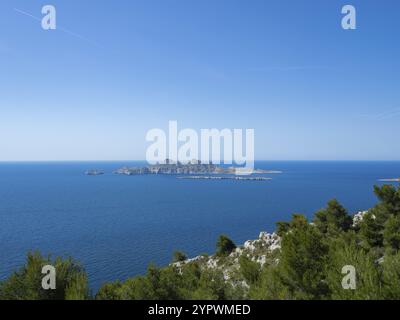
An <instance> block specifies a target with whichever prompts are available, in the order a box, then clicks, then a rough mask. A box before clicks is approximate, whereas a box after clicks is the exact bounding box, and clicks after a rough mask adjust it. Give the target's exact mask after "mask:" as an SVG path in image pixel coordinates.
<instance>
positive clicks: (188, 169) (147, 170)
mask: <svg viewBox="0 0 400 320" xmlns="http://www.w3.org/2000/svg"><path fill="white" fill-rule="evenodd" d="M243 170H244V168H242V167H222V166H220V165H215V164H213V163H212V162H209V163H202V162H201V161H200V160H192V161H191V162H190V163H186V164H183V163H181V162H179V161H178V162H173V161H172V160H169V159H167V160H165V163H162V164H155V165H148V166H144V167H122V168H120V169H117V170H115V171H114V173H115V174H124V175H129V176H130V175H143V174H167V175H177V174H178V175H195V174H197V175H199V174H201V175H206V174H208V175H210V174H238V173H239V174H240V173H241V172H243ZM251 173H254V174H267V173H269V174H272V173H274V174H276V173H281V171H272V170H263V169H254V170H253V171H252V172H251Z"/></svg>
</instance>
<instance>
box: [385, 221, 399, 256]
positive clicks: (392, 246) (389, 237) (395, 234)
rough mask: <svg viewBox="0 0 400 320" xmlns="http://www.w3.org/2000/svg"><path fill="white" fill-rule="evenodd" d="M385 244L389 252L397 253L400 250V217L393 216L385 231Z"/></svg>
mask: <svg viewBox="0 0 400 320" xmlns="http://www.w3.org/2000/svg"><path fill="white" fill-rule="evenodd" d="M383 242H384V245H385V247H386V249H387V252H388V253H389V254H390V253H396V252H397V251H399V249H400V216H393V215H392V216H391V217H389V219H388V220H387V221H386V223H385V226H384V230H383Z"/></svg>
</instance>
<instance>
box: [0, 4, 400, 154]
mask: <svg viewBox="0 0 400 320" xmlns="http://www.w3.org/2000/svg"><path fill="white" fill-rule="evenodd" d="M45 4H51V5H54V6H55V7H56V9H57V30H50V31H44V30H43V29H42V28H41V22H40V19H41V18H42V14H41V8H42V6H43V5H45ZM345 4H352V5H354V6H355V7H356V9H357V30H343V29H342V28H341V19H342V16H343V15H342V14H341V8H342V6H343V5H345ZM36 18H37V19H36ZM38 19H39V20H38ZM399 35H400V2H399V1H398V0H392V1H391V0H363V1H355V0H347V1H337V0H329V1H321V0H314V1H313V0H296V1H293V0H280V1H268V0H259V1H258V0H251V1H248V0H240V1H239V0H229V1H228V0H227V1H224V0H201V1H200V0H158V1H155V0H142V1H133V0H126V1H125V0H113V1H111V0H109V1H106V0H104V1H94V0H93V1H89V0H85V1H82V0H79V1H78V0H49V1H36V0H30V1H26V0H15V1H10V0H2V1H1V4H0V160H2V161H11V160H127V159H144V158H145V150H146V147H147V146H148V145H149V143H147V142H146V141H145V135H146V132H147V131H148V130H149V129H152V128H165V129H166V128H167V125H168V121H169V120H177V121H178V126H179V128H180V129H183V128H194V129H196V130H198V129H200V128H214V127H215V128H218V129H223V128H232V129H233V128H243V129H246V128H253V129H255V147H256V148H255V154H256V158H257V159H266V160H268V159H299V160H309V159H314V160H317V159H319V160H325V159H331V160H336V159H342V160H376V159H382V160H400V144H399V134H398V132H399V120H400V100H399V98H400V38H399Z"/></svg>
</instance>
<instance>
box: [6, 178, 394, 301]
mask: <svg viewBox="0 0 400 320" xmlns="http://www.w3.org/2000/svg"><path fill="white" fill-rule="evenodd" d="M374 192H375V194H376V196H377V198H378V200H379V201H378V203H377V205H376V206H374V207H373V208H371V209H369V210H368V211H365V212H360V213H358V214H356V215H355V216H352V215H350V214H349V213H348V211H347V210H346V209H345V208H344V207H343V206H342V205H341V204H340V203H339V202H338V201H337V200H331V201H329V202H328V204H327V206H326V208H324V209H321V210H319V211H318V212H316V213H315V215H314V218H313V219H312V220H308V219H307V218H306V217H305V216H304V215H301V214H294V215H293V217H292V220H291V221H286V222H278V223H277V229H276V233H274V234H268V233H265V232H262V233H261V234H260V236H259V239H257V240H249V241H247V242H246V243H245V244H244V245H243V246H237V245H236V244H235V243H234V242H233V241H232V240H231V239H230V238H229V237H228V236H226V235H222V236H220V237H219V239H218V241H217V245H216V253H215V254H214V255H210V256H208V255H206V254H204V255H200V256H198V257H195V258H192V259H188V258H187V256H186V254H184V253H183V252H180V251H177V252H175V253H174V254H173V259H172V262H171V264H170V265H168V266H165V267H161V268H159V267H156V266H155V265H153V264H150V265H149V267H148V270H147V273H146V274H145V275H140V276H135V277H132V278H130V279H127V280H125V281H115V282H109V283H105V284H104V285H103V286H102V287H101V288H100V289H99V290H98V291H97V292H95V293H91V292H90V291H89V289H88V281H87V275H86V273H85V271H84V269H83V268H82V267H81V266H80V265H79V263H77V262H76V261H74V260H73V259H61V258H56V259H55V260H52V259H51V258H50V257H43V256H42V255H40V254H39V253H29V254H28V257H27V261H26V264H25V265H24V266H23V267H22V268H21V269H20V270H18V271H16V272H15V273H14V274H12V275H11V276H10V277H9V278H8V279H6V280H4V281H2V282H0V299H30V300H35V299H97V300H121V299H135V300H137V299H151V300H159V299H160V300H161V299H218V300H229V299H257V300H258V299H306V300H308V299H313V300H314V299H400V188H395V187H394V186H392V185H383V186H382V187H377V186H376V187H374ZM44 264H51V265H54V266H55V268H56V270H57V288H56V290H43V289H42V286H41V282H42V277H43V275H42V273H41V268H42V266H43V265H44ZM345 266H351V267H352V268H354V270H355V274H356V277H355V287H354V288H350V289H349V288H345V287H344V286H343V278H344V277H345V276H346V274H344V273H343V267H345Z"/></svg>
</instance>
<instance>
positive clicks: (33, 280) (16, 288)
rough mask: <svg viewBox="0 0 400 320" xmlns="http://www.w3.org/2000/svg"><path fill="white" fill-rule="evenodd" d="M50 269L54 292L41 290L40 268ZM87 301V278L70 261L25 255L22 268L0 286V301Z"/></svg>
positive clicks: (83, 272) (72, 261) (79, 268)
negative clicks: (54, 286)
mask: <svg viewBox="0 0 400 320" xmlns="http://www.w3.org/2000/svg"><path fill="white" fill-rule="evenodd" d="M45 265H52V266H54V267H55V269H56V289H55V290H45V289H43V288H42V279H43V277H44V276H45V275H43V274H42V268H43V266H45ZM88 297H89V290H88V283H87V275H86V273H85V271H84V270H83V268H82V267H81V266H80V265H79V264H78V263H77V262H75V261H74V260H72V259H71V258H69V259H65V260H63V259H61V258H56V259H55V260H52V259H51V258H50V257H43V256H42V255H41V254H40V253H38V252H35V253H28V255H27V260H26V264H25V265H24V266H23V267H22V268H21V269H20V270H19V271H17V272H15V273H13V274H12V275H11V276H10V277H9V278H8V279H6V280H5V281H3V282H1V283H0V300H64V299H87V298H88Z"/></svg>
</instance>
